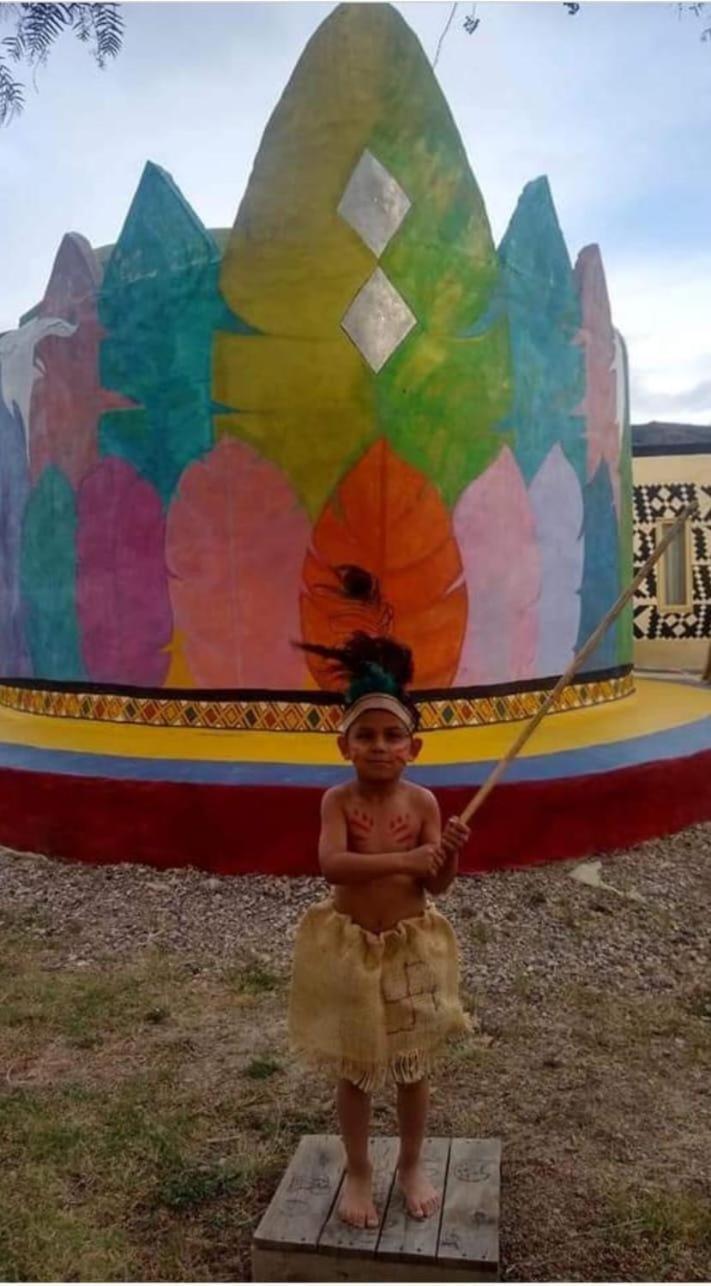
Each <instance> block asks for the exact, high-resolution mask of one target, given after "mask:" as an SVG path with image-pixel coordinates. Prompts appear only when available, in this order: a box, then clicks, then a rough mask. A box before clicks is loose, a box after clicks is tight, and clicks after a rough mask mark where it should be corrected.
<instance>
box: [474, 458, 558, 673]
mask: <svg viewBox="0 0 711 1286" xmlns="http://www.w3.org/2000/svg"><path fill="white" fill-rule="evenodd" d="M454 530H455V534H456V537H457V540H458V542H459V548H460V551H461V555H462V562H463V564H464V578H465V582H466V586H467V592H468V596H469V617H468V621H467V631H466V636H465V639H464V646H463V648H462V653H461V660H460V663H459V671H458V673H457V677H456V679H455V684H456V685H458V686H469V685H475V684H489V683H509V682H511V681H513V680H516V679H529V678H531V677H532V676H533V674H534V673H535V660H536V645H537V641H538V640H537V601H538V597H539V593H540V584H541V574H540V560H539V553H538V548H537V545H536V533H535V525H534V519H533V513H532V511H531V507H530V503H529V498H528V493H527V491H526V485H525V483H524V480H523V477H522V475H521V471H520V469H519V467H518V465H517V464H516V461H515V460H514V457H513V454H512V453H511V451H510V449H509V448H508V447H503V448H502V450H501V451H500V452H499V455H498V456H497V457H496V459H495V461H494V463H493V464H492V465H490V466H489V468H488V469H487V470H486V472H485V473H483V474H481V475H480V476H479V477H478V478H475V480H474V482H472V483H471V484H470V485H469V486H468V487H467V489H466V491H465V492H464V493H463V494H462V496H461V497H460V499H459V501H458V502H457V505H456V508H455V510H454Z"/></svg>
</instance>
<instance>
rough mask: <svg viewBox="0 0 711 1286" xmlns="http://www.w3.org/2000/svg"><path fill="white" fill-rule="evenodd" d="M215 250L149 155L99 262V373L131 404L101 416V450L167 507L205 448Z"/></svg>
mask: <svg viewBox="0 0 711 1286" xmlns="http://www.w3.org/2000/svg"><path fill="white" fill-rule="evenodd" d="M219 264H220V252H219V250H218V247H217V245H216V243H215V241H214V240H213V238H212V236H211V234H210V233H209V232H208V231H207V229H206V228H205V227H204V226H203V224H202V223H201V221H200V219H199V218H198V217H197V215H196V214H195V212H194V210H192V209H191V207H190V205H189V204H188V202H187V201H186V200H185V198H184V196H183V195H182V193H181V192H180V190H179V188H178V187H177V186H176V184H175V183H174V182H173V180H172V178H171V177H170V175H169V174H167V173H166V171H165V170H162V169H161V168H160V167H159V166H157V165H154V164H153V163H152V162H150V161H149V162H148V163H147V165H146V167H145V169H144V171H143V174H142V176H141V180H140V183H139V185H138V188H137V190H136V193H135V195H134V198H133V201H132V202H131V207H130V209H129V212H128V215H127V216H126V221H125V223H124V226H123V228H122V229H121V234H120V236H119V239H118V241H117V242H116V245H115V246H114V249H113V252H112V254H111V258H110V259H109V262H108V264H107V265H106V271H105V273H104V279H103V282H102V286H101V293H100V296H99V317H100V320H101V324H102V326H103V327H104V329H105V332H106V338H105V340H104V342H103V344H102V349H101V380H102V383H103V385H104V387H106V388H111V389H114V390H116V391H117V392H119V393H122V394H123V395H124V396H125V397H127V398H130V399H131V400H132V401H133V402H135V403H136V409H134V410H124V411H109V412H107V413H106V414H104V416H103V417H102V420H101V426H100V432H99V436H100V451H101V454H102V455H120V456H122V457H123V458H124V459H126V460H129V461H130V463H131V464H133V466H134V468H136V469H137V470H138V472H139V473H140V474H141V475H142V476H143V477H145V478H147V479H148V480H149V481H150V482H152V484H153V486H154V487H155V488H156V490H157V491H158V492H159V494H160V496H161V499H162V500H163V503H164V504H165V505H166V506H167V504H168V503H169V501H170V497H171V496H172V494H173V492H174V490H175V487H176V485H177V482H178V479H179V477H180V475H181V473H182V471H183V469H184V468H185V467H186V465H188V464H189V463H190V462H191V461H192V460H195V459H197V458H198V457H199V456H201V455H203V454H204V452H205V451H209V449H210V448H211V446H212V445H213V432H212V418H211V406H212V403H211V398H212V394H211V387H210V384H211V357H212V337H213V331H214V329H215V327H216V326H217V325H218V324H219V325H221V326H229V325H230V324H231V319H230V317H229V314H228V313H227V311H226V309H225V306H224V304H223V302H222V300H221V298H220V295H219V293H218V289H217V274H218V269H219Z"/></svg>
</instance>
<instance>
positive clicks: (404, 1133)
mask: <svg viewBox="0 0 711 1286" xmlns="http://www.w3.org/2000/svg"><path fill="white" fill-rule="evenodd" d="M429 1103H430V1089H429V1084H428V1082H427V1081H426V1080H421V1081H415V1082H414V1084H412V1085H398V1087H397V1118H398V1121H399V1123H400V1156H399V1157H398V1163H397V1172H398V1179H399V1182H400V1187H401V1188H402V1191H403V1194H404V1196H405V1202H406V1204H407V1208H408V1210H409V1212H410V1214H411V1215H413V1216H414V1217H415V1219H426V1218H427V1216H428V1215H431V1214H433V1213H434V1211H435V1210H438V1209H439V1205H440V1196H439V1193H438V1192H436V1191H435V1189H434V1188H433V1187H432V1184H431V1183H430V1181H429V1179H428V1178H427V1175H426V1174H425V1172H424V1170H423V1168H422V1164H421V1162H420V1153H421V1152H422V1143H423V1140H424V1137H425V1128H426V1125H427V1111H428V1108H429Z"/></svg>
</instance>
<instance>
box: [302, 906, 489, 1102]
mask: <svg viewBox="0 0 711 1286" xmlns="http://www.w3.org/2000/svg"><path fill="white" fill-rule="evenodd" d="M469 1026H470V1020H469V1018H468V1016H467V1015H466V1014H465V1013H464V1010H463V1009H462V1006H461V1004H460V1001H459V959H458V950H457V940H456V938H455V936H454V930H453V929H452V926H451V925H450V923H449V921H448V920H446V919H445V917H444V916H443V915H441V914H440V912H439V911H437V910H436V909H435V908H434V907H433V906H428V907H427V909H426V910H425V911H424V912H423V913H422V915H418V916H413V917H412V918H410V919H407V920H401V921H400V923H399V924H397V925H396V926H395V927H394V928H392V929H386V930H385V932H384V933H370V932H369V931H368V930H367V929H363V928H361V926H360V925H359V924H356V922H355V921H354V920H352V919H351V917H350V916H348V915H343V914H342V913H341V912H340V911H337V910H336V909H335V907H334V905H333V901H332V900H331V899H330V898H329V899H327V900H326V901H324V902H319V903H317V904H316V905H315V906H312V907H310V908H309V910H308V911H307V912H306V913H305V915H304V916H303V917H302V919H301V922H300V924H299V927H298V929H297V934H296V942H295V946H294V962H293V971H292V981H291V993H290V998H289V1039H290V1043H291V1046H292V1048H293V1050H294V1052H295V1054H296V1055H297V1056H298V1057H300V1058H302V1059H305V1060H306V1061H307V1062H309V1063H310V1064H311V1065H312V1066H316V1067H318V1068H320V1069H321V1070H324V1071H327V1072H330V1073H331V1074H332V1075H334V1076H336V1077H343V1078H345V1079H346V1080H349V1081H352V1082H353V1084H354V1085H357V1086H359V1088H360V1089H363V1090H366V1091H368V1092H370V1091H371V1090H373V1089H376V1088H378V1087H380V1086H382V1085H383V1084H385V1082H386V1081H387V1080H388V1079H390V1078H392V1079H393V1080H394V1081H396V1082H397V1083H399V1084H407V1083H411V1082H413V1081H419V1080H421V1079H422V1077H423V1076H426V1075H427V1074H428V1073H429V1072H430V1070H431V1067H432V1060H433V1055H434V1054H435V1053H436V1051H437V1050H438V1049H439V1048H440V1047H441V1046H442V1044H443V1043H444V1042H445V1041H446V1040H447V1038H448V1037H449V1036H451V1035H454V1034H455V1033H457V1032H463V1031H466V1030H468V1028H469Z"/></svg>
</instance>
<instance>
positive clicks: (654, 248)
mask: <svg viewBox="0 0 711 1286" xmlns="http://www.w3.org/2000/svg"><path fill="white" fill-rule="evenodd" d="M332 7H333V6H332V5H331V4H315V3H289V4H284V3H282V4H258V3H245V4H233V3H224V4H212V3H204V4H202V3H201V4H193V3H186V4H181V3H177V4H176V3H165V4H153V3H147V4H143V3H138V4H134V3H131V4H127V5H125V7H124V13H125V21H126V37H125V44H124V48H123V51H122V53H121V54H120V56H119V58H118V59H117V60H116V62H115V63H112V64H111V65H110V66H108V67H107V69H106V70H105V71H103V72H100V71H99V70H98V69H97V68H96V66H95V64H94V63H93V62H92V60H91V59H90V57H89V55H88V54H87V52H86V50H85V49H83V48H82V46H81V45H80V44H79V42H78V41H76V40H75V39H74V38H72V37H65V38H63V39H62V41H61V42H60V43H59V44H58V46H57V47H56V50H55V52H54V53H53V54H52V56H51V59H50V62H49V64H48V66H47V67H46V68H45V69H42V70H40V71H39V72H38V73H37V77H36V80H37V85H38V88H39V93H37V94H35V93H34V92H33V90H32V87H31V85H30V87H29V88H28V92H27V106H26V109H25V112H24V114H23V116H21V117H20V118H19V119H18V120H16V121H14V122H13V123H12V124H11V125H10V126H9V127H8V128H6V129H4V130H0V332H1V331H2V330H5V329H9V328H11V327H13V326H16V325H17V322H18V318H19V315H20V313H22V312H24V311H26V309H28V308H29V307H31V306H32V305H33V304H34V303H36V302H37V300H38V299H40V298H41V296H42V295H43V293H44V288H45V285H46V282H47V277H48V274H49V271H50V268H51V266H52V261H53V259H54V255H55V253H56V250H57V247H58V245H59V242H60V240H61V237H62V235H63V234H64V232H66V231H70V230H71V231H77V232H81V233H83V234H84V235H85V236H86V237H87V238H88V239H89V241H91V243H92V244H93V245H96V246H98V245H103V244H105V243H107V242H112V241H115V240H116V238H117V236H118V233H119V231H120V229H121V225H122V223H123V219H124V217H125V214H126V212H127V209H128V205H129V202H130V200H131V197H132V194H133V192H134V190H135V187H136V184H137V182H138V179H139V177H140V174H141V171H142V169H143V165H144V163H145V161H146V160H148V159H150V160H152V161H155V162H157V164H159V165H161V166H163V168H164V169H167V170H168V171H169V172H170V173H171V174H172V176H173V178H174V179H175V181H176V183H177V184H178V186H179V187H180V188H181V189H182V191H183V193H184V195H185V196H186V197H187V199H188V200H189V201H190V203H191V204H192V205H193V207H194V208H195V210H196V212H197V213H198V214H199V216H200V217H201V218H202V220H203V221H204V222H205V223H206V224H207V225H208V226H209V227H218V226H228V225H231V224H232V223H233V221H234V218H235V215H236V212H237V207H238V205H239V202H240V199H241V197H242V194H243V192H244V188H245V185H246V182H247V179H248V177H249V173H250V169H251V164H252V161H253V158H254V154H255V152H256V149H257V147H258V145H259V141H260V138H261V134H262V131H263V129H264V126H265V124H266V122H267V119H268V117H269V115H270V113H271V111H272V109H273V107H274V106H275V104H276V102H277V100H278V98H279V96H280V94H281V92H282V90H283V88H284V85H285V83H286V81H287V79H288V76H289V74H290V72H291V69H292V67H293V65H294V63H295V62H296V60H297V59H298V57H299V54H300V52H301V50H302V49H303V46H304V44H305V42H306V40H307V39H308V38H309V36H310V35H311V34H312V32H313V31H314V30H315V28H316V27H317V26H318V24H319V23H320V22H321V21H322V20H323V18H324V17H325V16H326V14H327V13H328V12H330V10H331V8H332ZM398 8H399V9H400V11H401V12H402V14H403V15H404V17H405V19H406V20H407V22H409V24H410V25H411V26H412V27H413V28H414V30H415V31H416V32H417V34H418V36H419V38H420V40H421V41H422V44H423V46H424V48H425V51H426V52H427V54H428V55H429V57H430V59H431V60H432V59H433V58H434V55H435V50H436V48H437V42H438V38H439V36H440V34H441V32H442V30H443V27H444V24H445V22H446V20H447V16H448V14H449V12H450V9H451V5H450V4H449V3H448V2H447V3H401V4H399V5H398ZM475 8H476V17H478V18H479V19H480V25H479V27H478V29H477V30H476V32H475V33H474V34H473V35H471V36H469V35H467V34H466V32H465V30H464V28H463V22H464V19H465V17H466V16H467V15H468V14H469V13H470V12H471V9H472V5H471V3H466V4H460V5H459V6H458V8H457V12H456V14H455V17H454V20H453V22H452V25H451V27H450V29H449V32H448V34H447V36H446V38H445V40H444V42H443V45H442V50H441V53H440V57H439V62H438V65H437V72H436V74H437V76H438V78H439V80H440V83H441V85H442V88H443V90H444V92H445V94H446V96H447V98H448V100H449V104H450V107H451V109H452V111H453V114H454V117H455V120H456V122H457V125H458V127H459V130H460V132H461V135H462V138H463V140H464V145H465V147H466V149H467V152H468V155H469V160H470V163H471V166H472V169H473V171H474V174H475V176H476V179H477V181H478V183H479V186H480V188H481V191H482V194H483V197H484V200H485V202H486V206H487V209H488V212H489V218H490V220H491V225H492V230H493V234H494V237H495V240H496V242H497V244H498V242H499V241H500V240H501V237H502V236H503V233H504V231H505V229H506V225H507V223H508V220H509V218H510V216H511V214H512V212H513V209H514V207H515V205H516V201H517V199H518V196H519V193H520V191H521V188H522V187H523V186H524V184H525V183H526V182H527V181H528V180H529V179H532V178H535V177H536V176H537V175H539V174H547V175H548V178H549V180H550V183H551V187H552V191H553V197H554V200H555V202H556V206H557V209H558V215H559V218H560V222H561V226H562V229H563V233H564V235H565V238H566V242H567V245H568V249H569V251H570V254H571V258H573V260H574V259H575V256H576V254H577V253H578V251H579V250H580V248H581V247H582V246H583V245H586V244H587V243H589V242H591V241H596V242H597V243H598V244H599V245H600V247H601V250H602V255H603V260H604V263H605V267H606V272H607V279H608V286H609V290H610V296H611V301H612V310H613V318H614V321H615V324H616V326H617V327H618V328H619V329H620V330H621V331H622V333H623V334H624V336H625V338H626V340H627V344H628V348H629V354H630V364H631V374H632V419H633V421H635V422H637V423H639V422H641V421H645V420H648V419H669V420H684V421H688V422H694V423H698V424H711V42H706V43H702V42H701V41H700V40H699V32H700V24H699V23H698V22H697V21H696V20H695V19H694V18H693V17H690V16H689V17H686V18H685V19H683V20H681V21H680V20H679V18H678V16H677V11H676V5H674V4H670V3H662V4H646V3H642V4H637V3H595V4H592V3H583V5H582V7H581V9H580V12H579V13H578V14H577V15H576V16H575V17H570V16H569V15H568V14H567V12H566V9H565V7H564V5H563V4H561V3H558V0H556V2H555V3H550V4H548V3H543V4H518V3H504V2H503V0H493V3H479V4H477V5H476V6H475ZM3 34H4V32H3V28H2V26H0V36H2V35H3Z"/></svg>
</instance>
